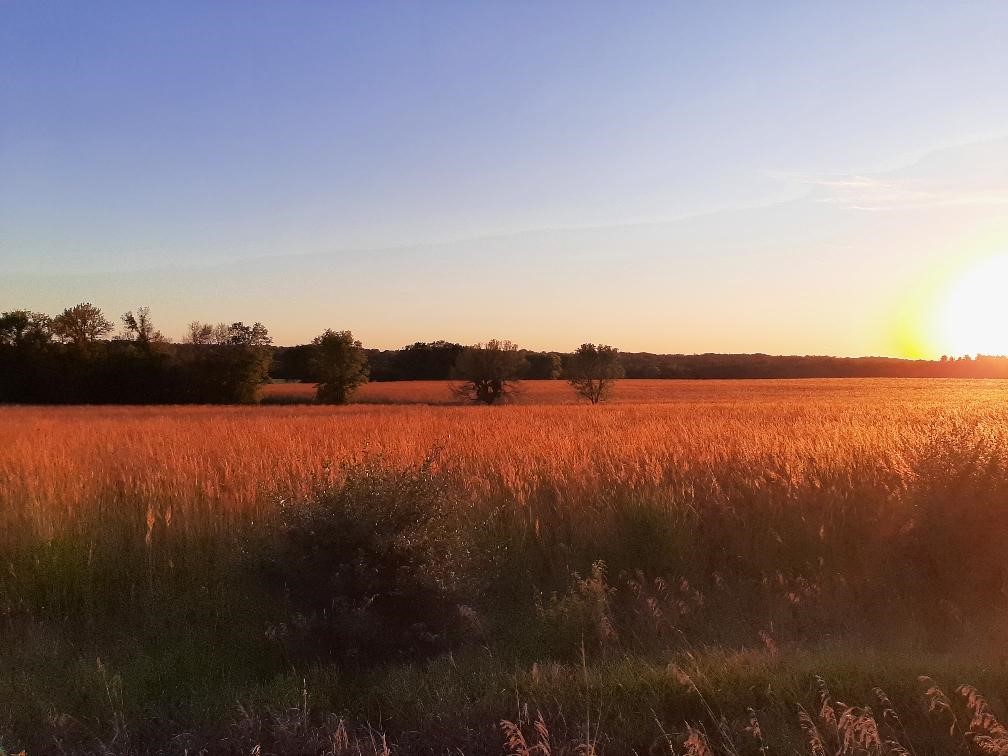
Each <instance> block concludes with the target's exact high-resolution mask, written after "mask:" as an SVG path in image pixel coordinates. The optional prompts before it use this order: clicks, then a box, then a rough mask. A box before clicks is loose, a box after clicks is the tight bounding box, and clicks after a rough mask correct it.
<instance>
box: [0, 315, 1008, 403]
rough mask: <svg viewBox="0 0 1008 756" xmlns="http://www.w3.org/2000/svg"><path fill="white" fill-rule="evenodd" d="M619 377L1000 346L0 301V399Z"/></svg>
mask: <svg viewBox="0 0 1008 756" xmlns="http://www.w3.org/2000/svg"><path fill="white" fill-rule="evenodd" d="M622 377H627V378H693V379H704V378H837V377H916V378H934V377H964V378H1008V358H1005V357H1001V356H998V357H994V356H985V355H977V356H976V357H959V358H950V357H942V359H941V360H906V359H895V358H884V357H858V358H842V357H818V356H773V355H764V354H693V355H685V354H677V355H658V354H650V353H621V352H619V351H618V350H617V349H615V348H614V347H611V346H607V345H601V344H598V345H596V344H583V345H582V346H581V347H579V348H578V349H577V350H575V351H574V352H572V353H562V352H536V351H530V350H526V349H521V348H520V347H518V346H517V345H516V344H514V343H512V342H510V341H506V340H491V341H488V342H485V343H480V344H472V345H462V344H457V343H454V342H448V341H434V342H429V343H427V342H417V343H415V344H411V345H409V346H407V347H404V348H403V349H398V350H378V349H365V348H364V346H363V345H362V344H361V343H360V341H358V340H356V339H355V338H354V337H353V334H352V333H351V332H350V331H337V330H331V329H327V330H326V331H324V332H322V333H321V334H320V335H319V336H317V337H316V338H315V339H313V340H312V342H311V343H308V344H302V345H298V346H292V347H278V346H274V345H273V342H272V338H271V337H270V335H269V331H268V330H267V328H266V327H265V326H264V325H263V324H262V323H259V322H255V323H252V324H251V325H247V324H246V323H244V322H242V321H236V322H233V323H206V322H201V321H194V322H192V323H190V324H189V325H188V327H187V329H186V334H185V336H184V337H183V339H182V340H181V342H178V343H173V342H172V341H171V340H169V339H167V338H166V337H165V336H164V335H163V334H162V333H161V332H160V331H159V330H158V329H157V327H156V326H155V325H154V322H153V319H152V317H151V313H150V310H149V309H148V308H146V307H140V308H138V309H136V310H135V311H134V310H131V311H129V312H126V313H124V314H123V315H122V316H121V317H120V319H119V323H118V326H117V324H116V323H113V322H112V321H111V320H110V319H109V318H107V317H106V316H105V314H104V313H103V312H102V311H101V310H100V309H99V308H98V307H95V306H94V305H92V304H90V303H88V302H83V303H80V304H77V305H74V306H72V307H67V308H66V309H64V310H63V311H62V312H60V313H59V314H57V315H55V316H50V315H48V314H45V313H38V312H32V311H29V310H11V311H7V312H3V313H0V402H7V403H11V402H13V403H23V404H32V403H45V404H70V403H72V404H82V403H125V404H156V403H179V404H184V403H201V404H205V403H208V404H232V403H250V402H255V401H257V398H258V392H259V387H260V386H261V385H262V384H263V383H264V382H266V381H268V380H271V379H273V380H288V381H305V382H311V383H314V384H317V385H318V400H319V401H321V402H329V403H343V402H346V401H348V400H349V399H350V398H351V396H352V395H353V392H354V390H355V389H356V388H357V387H359V386H360V385H361V384H362V383H364V382H366V381H368V380H373V381H395V380H452V381H453V382H454V384H455V391H456V393H457V394H458V395H459V397H460V398H463V399H467V400H471V401H474V402H482V403H486V404H493V403H497V402H500V401H504V400H506V399H507V398H508V397H509V396H510V395H512V394H513V393H514V392H515V391H516V389H517V388H518V386H519V383H520V381H521V380H523V379H541V380H550V379H564V380H567V381H569V382H570V384H571V386H572V388H573V389H574V390H575V391H576V392H577V394H578V395H580V396H581V397H583V398H584V399H585V400H587V401H590V402H592V403H598V402H601V401H604V400H605V399H606V398H607V397H608V395H609V394H610V392H611V391H612V388H613V386H614V384H615V381H617V380H618V379H619V378H622Z"/></svg>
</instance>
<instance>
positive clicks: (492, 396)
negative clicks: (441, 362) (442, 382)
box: [454, 339, 528, 404]
mask: <svg viewBox="0 0 1008 756" xmlns="http://www.w3.org/2000/svg"><path fill="white" fill-rule="evenodd" d="M527 369H528V362H527V361H526V360H525V357H524V356H523V355H522V354H521V352H519V351H518V345H517V344H514V343H512V342H510V341H506V340H505V341H498V340H497V339H493V340H492V341H488V342H487V343H486V344H474V345H473V346H470V347H466V348H465V349H464V350H463V351H462V353H461V354H460V355H459V356H458V359H457V360H456V361H455V377H456V378H457V379H459V380H460V381H461V383H460V384H459V385H458V386H456V387H455V389H454V390H455V393H456V395H458V396H460V397H462V398H464V399H467V400H469V401H474V402H482V403H483V404H494V403H495V402H497V401H500V400H503V399H507V398H508V397H509V396H510V395H512V394H513V393H514V392H515V390H516V389H517V387H518V385H519V379H520V378H521V376H522V375H523V374H524V373H525V371H526V370H527Z"/></svg>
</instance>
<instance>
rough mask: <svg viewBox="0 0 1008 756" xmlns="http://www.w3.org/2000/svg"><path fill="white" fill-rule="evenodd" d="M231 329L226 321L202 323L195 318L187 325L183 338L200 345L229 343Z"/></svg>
mask: <svg viewBox="0 0 1008 756" xmlns="http://www.w3.org/2000/svg"><path fill="white" fill-rule="evenodd" d="M230 336H231V334H230V329H229V328H228V325H227V324H226V323H217V324H216V325H214V324H213V323H201V322H200V321H198V320H194V321H193V322H191V323H190V324H189V325H188V326H187V327H186V335H185V337H184V338H183V343H185V344H196V345H198V346H210V345H215V344H227V343H228V340H229V339H230Z"/></svg>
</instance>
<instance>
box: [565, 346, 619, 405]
mask: <svg viewBox="0 0 1008 756" xmlns="http://www.w3.org/2000/svg"><path fill="white" fill-rule="evenodd" d="M622 377H623V366H622V365H620V361H619V350H618V349H616V348H615V347H611V346H608V345H605V344H582V345H581V346H579V347H578V348H577V350H576V351H575V352H574V355H573V356H572V357H571V359H570V363H569V365H568V366H567V380H568V381H569V382H570V385H571V386H573V387H574V390H575V391H576V392H577V394H578V396H581V397H583V398H585V399H587V400H588V401H590V402H591V403H592V404H598V403H599V402H601V401H602V400H603V399H605V398H607V397H608V395H609V393H610V392H611V391H612V387H613V385H614V384H615V383H616V380H617V379H619V378H622Z"/></svg>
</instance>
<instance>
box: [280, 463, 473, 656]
mask: <svg viewBox="0 0 1008 756" xmlns="http://www.w3.org/2000/svg"><path fill="white" fill-rule="evenodd" d="M459 513H460V506H459V504H458V502H457V501H456V500H455V499H454V498H453V497H452V495H451V493H450V491H449V488H448V487H447V486H446V485H445V483H444V481H442V480H441V479H440V478H439V477H438V476H437V475H435V474H434V472H433V471H432V465H431V460H430V459H428V460H426V461H424V462H423V463H422V464H420V465H418V466H417V467H414V468H408V469H404V470H396V469H390V468H387V467H384V466H382V465H381V464H380V463H379V462H377V461H374V460H372V461H368V462H365V463H363V464H361V465H360V466H357V467H348V468H346V470H345V476H344V477H343V480H342V481H341V482H339V483H325V484H321V485H319V486H318V487H317V488H316V490H315V491H314V493H312V494H311V495H309V496H308V497H306V498H304V499H302V500H298V501H294V502H289V503H284V505H283V506H282V507H281V515H280V532H279V535H278V543H277V544H276V545H275V547H274V549H273V554H272V557H271V559H270V563H269V572H270V573H271V575H272V577H273V578H274V580H273V581H272V582H273V585H274V586H275V587H276V588H277V589H278V590H279V591H280V592H281V596H282V604H283V605H284V606H285V608H286V616H285V617H284V618H283V622H282V630H283V631H284V632H283V633H282V635H284V636H285V637H286V638H287V639H288V643H289V648H291V649H293V650H294V651H296V652H297V653H299V654H302V655H304V654H307V655H309V656H312V657H318V656H333V657H337V658H342V659H348V660H349V659H367V660H368V661H373V662H378V661H382V660H385V659H388V658H389V657H394V656H423V655H426V654H429V653H433V652H436V651H440V650H443V649H444V648H446V647H448V646H450V645H451V644H452V643H453V642H455V641H456V640H458V639H459V638H460V636H461V635H462V633H463V631H464V629H465V626H466V624H467V623H469V622H470V621H471V616H472V615H471V612H470V611H469V610H467V609H466V607H464V606H463V604H462V597H463V590H462V589H463V583H464V578H465V576H466V568H467V565H468V563H469V561H470V553H469V551H470V549H469V546H468V539H467V537H466V534H465V533H464V532H463V525H462V524H461V522H462V520H461V518H459V517H458V515H459Z"/></svg>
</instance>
